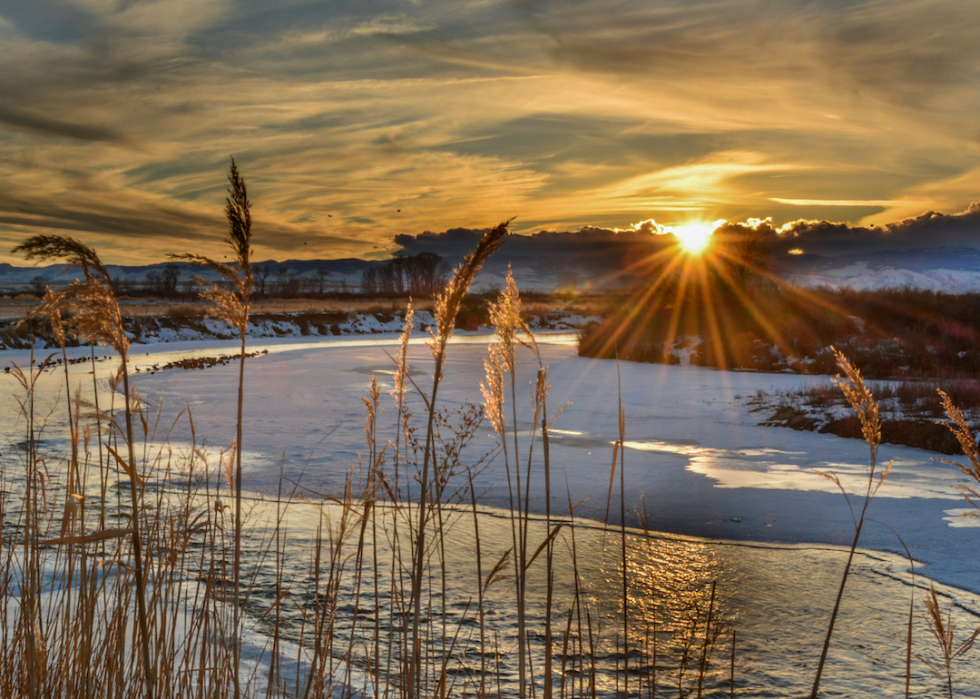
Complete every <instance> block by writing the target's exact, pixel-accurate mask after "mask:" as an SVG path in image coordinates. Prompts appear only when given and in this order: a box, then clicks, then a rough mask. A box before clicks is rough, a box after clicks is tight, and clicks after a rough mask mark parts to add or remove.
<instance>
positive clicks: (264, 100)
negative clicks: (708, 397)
mask: <svg viewBox="0 0 980 699" xmlns="http://www.w3.org/2000/svg"><path fill="white" fill-rule="evenodd" d="M977 36H980V3H976V2H964V1H963V0H887V1H878V0H875V1H870V2H860V1H856V2H847V1H845V0H781V1H780V2H774V1H771V0H727V1H722V0H716V1H700V0H656V1H652V2H651V1H650V0H561V1H559V0H507V1H495V0H452V1H451V2H450V1H448V0H432V1H431V2H422V1H421V0H405V1H401V0H358V1H357V2H353V1H351V0H333V1H325V0H317V1H316V2H307V1H305V0H277V1H274V2H270V1H269V0H30V1H26V0H2V1H0V56H2V65H3V70H2V71H0V95H2V99H0V262H9V263H14V264H23V260H22V259H21V258H18V257H15V256H12V255H10V249H11V248H12V247H13V246H14V245H16V244H17V243H19V242H21V241H23V240H24V239H25V238H26V237H27V236H29V235H33V234H37V233H60V234H65V235H71V236H73V237H76V238H78V239H80V240H82V241H83V242H86V243H88V244H89V245H92V246H94V247H96V249H97V250H98V251H99V252H100V253H101V255H102V256H103V258H104V260H105V261H106V262H110V263H117V264H143V263H149V262H158V261H162V260H163V259H164V257H165V255H166V254H167V253H170V252H195V253H200V254H209V255H217V256H219V257H220V255H221V254H223V247H222V244H221V240H222V237H223V236H224V234H225V222H224V218H223V200H224V194H225V189H226V186H227V181H226V175H227V171H228V166H229V162H230V160H229V159H230V157H234V158H235V159H236V161H237V163H238V165H239V167H240V169H241V172H242V174H243V175H244V177H245V180H246V182H247V184H248V187H249V193H250V198H251V201H252V206H253V216H254V224H253V242H254V246H255V256H256V258H257V259H269V258H273V259H279V260H283V259H290V258H300V259H305V258H339V257H364V258H375V259H379V258H384V257H386V256H387V255H388V254H389V253H390V252H391V251H392V250H394V249H396V248H397V246H396V245H395V244H394V237H395V236H398V235H401V236H417V235H418V234H420V233H422V232H423V231H434V232H441V231H446V230H448V229H453V228H460V227H462V228H475V229H479V228H483V227H488V226H493V225H496V224H497V223H499V222H501V221H504V220H507V219H511V218H513V219H514V221H513V224H512V229H513V230H514V231H515V232H518V233H525V234H530V233H536V232H539V231H543V230H548V231H578V230H580V229H582V228H583V227H599V228H604V229H635V228H637V227H638V226H640V224H641V222H643V221H651V220H652V221H654V222H655V223H656V224H657V225H658V226H679V225H685V224H689V223H703V222H710V221H715V220H718V219H726V220H728V221H733V222H738V221H747V220H749V219H751V218H755V219H763V220H764V219H766V218H771V219H772V222H773V224H774V225H775V226H784V225H786V224H790V223H792V222H794V221H801V220H802V221H829V222H844V223H848V224H851V225H852V226H853V227H855V229H860V230H871V229H873V226H884V225H885V224H888V223H893V222H900V221H903V220H905V219H909V218H911V217H916V216H919V215H920V214H922V213H923V212H926V211H938V212H944V213H945V214H948V215H955V214H961V213H963V212H966V211H968V210H969V207H970V205H971V202H973V201H976V200H980V160H978V155H980V122H977V120H976V115H977V114H978V113H980V42H978V41H977ZM811 228H812V226H811ZM814 230H816V229H814ZM978 240H980V239H978ZM978 244H980V242H978Z"/></svg>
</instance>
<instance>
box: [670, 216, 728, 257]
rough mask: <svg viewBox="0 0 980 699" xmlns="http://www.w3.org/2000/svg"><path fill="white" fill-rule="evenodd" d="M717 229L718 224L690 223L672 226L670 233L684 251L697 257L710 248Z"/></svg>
mask: <svg viewBox="0 0 980 699" xmlns="http://www.w3.org/2000/svg"><path fill="white" fill-rule="evenodd" d="M717 227H718V223H689V224H687V225H686V226H672V227H671V229H670V232H671V233H673V234H674V237H675V238H677V241H678V242H679V243H680V245H681V247H682V248H684V250H686V251H687V252H689V253H690V254H692V255H697V254H699V253H701V252H702V251H703V250H704V249H705V248H706V247H707V246H708V241H709V240H711V234H712V233H714V232H715V229H716V228H717Z"/></svg>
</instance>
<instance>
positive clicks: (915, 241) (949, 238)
mask: <svg viewBox="0 0 980 699" xmlns="http://www.w3.org/2000/svg"><path fill="white" fill-rule="evenodd" d="M727 227H728V228H729V229H732V230H742V231H748V230H752V231H756V232H757V233H759V234H761V235H763V236H765V237H766V238H768V239H769V242H770V244H771V246H772V249H773V252H774V253H776V254H777V255H784V254H788V253H789V251H790V250H801V251H802V252H804V253H811V254H817V255H828V256H837V255H849V254H855V253H865V254H867V253H875V252H884V251H892V250H916V249H927V248H940V247H950V246H967V247H975V248H976V247H980V203H977V202H973V203H972V204H971V205H970V206H969V207H968V208H967V209H966V210H965V211H963V212H961V213H957V214H943V213H939V212H936V211H927V212H924V213H922V214H919V215H918V216H914V217H910V218H906V219H903V220H901V221H896V222H892V223H886V224H883V225H880V226H855V225H850V224H848V223H841V222H834V221H826V220H819V221H813V220H804V219H800V220H796V221H791V222H789V223H786V224H784V225H782V226H778V227H777V226H775V225H774V224H773V222H772V219H765V220H759V219H754V220H750V221H748V222H744V223H731V224H728V226H727Z"/></svg>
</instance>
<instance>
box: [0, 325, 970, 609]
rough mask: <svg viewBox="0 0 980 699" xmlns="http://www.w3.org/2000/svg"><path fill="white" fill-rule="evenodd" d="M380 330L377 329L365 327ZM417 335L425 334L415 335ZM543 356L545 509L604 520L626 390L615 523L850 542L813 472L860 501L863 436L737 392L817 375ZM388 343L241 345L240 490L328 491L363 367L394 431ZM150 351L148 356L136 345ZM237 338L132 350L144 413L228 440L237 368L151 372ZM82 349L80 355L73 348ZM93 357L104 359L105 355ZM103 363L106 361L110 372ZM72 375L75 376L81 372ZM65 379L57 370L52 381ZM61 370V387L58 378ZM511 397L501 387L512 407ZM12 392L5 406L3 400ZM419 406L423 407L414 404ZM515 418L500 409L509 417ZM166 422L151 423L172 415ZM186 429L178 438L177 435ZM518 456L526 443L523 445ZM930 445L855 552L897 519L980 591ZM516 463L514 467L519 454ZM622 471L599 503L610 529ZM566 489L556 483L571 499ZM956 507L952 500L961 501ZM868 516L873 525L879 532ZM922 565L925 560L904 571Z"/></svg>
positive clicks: (212, 440) (477, 367) (12, 354)
mask: <svg viewBox="0 0 980 699" xmlns="http://www.w3.org/2000/svg"><path fill="white" fill-rule="evenodd" d="M382 328H383V329H386V330H387V327H385V326H382V325H380V324H379V325H377V326H375V327H373V328H372V329H382ZM423 335H424V334H423ZM489 339H490V338H489V337H488V336H487V335H486V334H479V333H476V334H467V333H461V334H459V335H458V336H457V337H456V338H454V340H455V342H454V344H453V345H452V346H451V347H450V350H449V355H448V359H447V363H446V369H445V374H446V379H445V381H444V383H443V384H442V385H441V387H440V390H439V404H440V405H441V406H444V407H449V408H454V407H455V408H458V407H460V406H462V405H463V404H464V403H466V402H480V401H481V400H482V399H481V396H480V392H479V382H480V379H481V378H482V376H483V365H482V362H483V358H484V356H485V354H486V343H487V341H488V340H489ZM538 339H539V342H541V345H540V347H541V354H542V360H543V362H544V363H545V364H546V365H547V366H548V367H549V375H548V378H549V381H550V383H551V386H552V388H551V394H550V395H549V397H548V408H549V411H550V414H551V416H552V417H554V416H555V414H556V413H557V412H558V410H559V409H560V408H561V407H562V406H565V408H564V410H563V412H561V414H560V415H559V416H558V417H557V418H556V420H555V422H554V429H553V430H552V432H551V464H552V483H555V484H559V485H557V486H556V488H555V489H556V490H557V491H558V492H556V493H553V494H552V509H553V511H554V512H565V511H567V509H568V506H567V503H568V501H569V500H568V498H569V497H571V499H572V501H573V502H577V501H583V502H582V503H581V504H579V505H578V506H577V508H576V516H581V517H588V518H592V519H595V520H600V521H601V520H603V519H604V518H605V516H606V511H607V499H608V489H609V480H610V473H609V471H610V465H611V463H612V454H613V449H612V443H613V442H614V441H615V440H616V439H617V437H618V410H619V408H618V399H617V395H618V393H619V387H621V394H622V405H623V410H624V413H625V418H626V447H627V449H626V454H625V491H626V493H627V501H626V503H625V510H626V513H627V517H626V518H627V523H628V524H631V525H636V524H637V522H638V520H637V517H636V514H635V512H636V511H637V509H645V511H646V518H647V522H648V526H649V527H650V528H651V529H653V530H657V531H662V532H668V533H674V534H679V535H691V536H701V537H708V538H712V539H726V540H741V541H759V542H788V543H806V544H821V545H823V544H830V545H838V546H846V545H848V544H849V543H850V540H851V538H852V536H853V524H852V519H851V514H850V512H849V510H848V506H847V502H846V501H845V498H844V497H843V495H842V494H841V493H840V492H839V490H838V488H837V486H836V485H835V484H834V483H833V482H831V481H830V480H828V479H826V478H823V477H821V476H820V475H818V474H817V473H816V471H832V472H834V473H835V474H836V475H837V476H838V478H839V480H840V482H841V484H842V485H843V487H844V488H845V489H846V490H847V492H848V493H849V495H850V498H851V502H852V504H853V505H854V507H856V508H858V509H859V508H860V504H861V502H862V500H861V497H862V495H863V493H864V490H865V487H866V485H867V480H868V448H867V446H866V445H865V444H864V443H862V442H860V441H857V440H848V439H842V438H839V437H836V436H833V435H826V434H819V433H811V432H798V431H794V430H791V429H786V428H772V427H762V426H759V425H757V424H756V422H757V420H758V419H759V417H758V414H754V413H751V412H749V408H748V406H746V405H745V402H744V401H742V400H739V399H738V396H744V395H748V394H752V393H754V392H756V391H757V390H759V389H764V390H768V391H772V390H780V391H785V390H790V389H794V388H797V387H799V386H800V385H801V384H804V383H806V382H808V381H811V382H812V378H810V377H803V376H796V375H787V374H756V373H734V372H723V371H717V370H713V369H708V368H702V367H697V366H668V365H660V364H636V363H630V362H621V363H619V364H618V365H617V363H615V362H612V361H603V360H594V359H588V358H581V357H578V356H576V351H575V344H574V336H573V335H571V334H564V335H562V334H558V335H553V336H548V335H542V336H541V337H539V338H538ZM397 342H398V340H397V335H395V334H394V333H390V332H389V333H385V334H380V335H374V336H369V337H360V338H330V339H315V340H313V341H311V340H310V338H279V339H275V340H268V341H261V342H251V343H250V345H249V351H257V350H262V349H268V350H269V354H267V355H264V356H260V357H256V358H253V359H249V360H248V362H247V365H246V392H245V402H246V407H245V428H246V429H245V437H244V445H243V446H244V452H243V455H244V457H245V459H244V461H245V474H246V475H245V478H246V483H245V487H246V488H247V489H249V490H253V491H258V492H267V493H271V492H274V491H275V488H276V486H277V482H278V477H279V464H280V460H283V469H284V475H285V476H286V477H287V478H291V479H295V480H301V481H302V483H303V484H304V485H305V486H306V487H309V488H312V489H314V490H316V491H319V492H322V493H326V494H337V493H339V491H340V489H341V488H342V487H343V484H344V481H345V477H346V474H347V472H348V469H349V468H350V467H351V466H352V465H356V464H357V463H358V459H359V457H360V456H361V455H363V454H364V452H365V447H364V416H363V409H362V402H361V398H362V397H364V396H366V395H367V389H368V386H369V384H370V381H371V376H372V375H374V376H376V378H377V381H378V383H379V385H380V387H381V391H382V412H381V414H380V418H379V433H380V438H381V439H382V441H383V440H385V439H394V437H395V434H394V431H393V425H392V423H393V421H394V420H393V418H394V403H393V401H392V399H391V398H390V397H389V396H388V395H387V392H388V391H390V390H392V381H393V379H392V376H391V373H390V372H391V369H392V366H393V364H392V359H391V356H393V355H395V354H396V352H397ZM144 349H145V350H146V352H145V353H144V352H143V351H141V350H144ZM234 351H235V341H214V340H211V341H207V342H196V343H192V342H174V343H171V344H169V345H166V346H161V345H155V346H146V347H145V348H144V347H134V348H133V362H134V364H135V365H136V367H139V368H140V369H141V372H140V373H139V374H138V375H136V377H135V379H134V382H135V385H136V387H137V388H138V390H139V391H140V392H141V393H142V394H143V395H144V396H145V398H146V400H147V401H148V403H149V404H150V405H157V404H160V403H161V402H162V403H163V404H164V406H166V409H167V410H169V413H168V414H173V415H175V414H176V413H177V412H178V411H179V410H181V409H183V408H184V407H185V406H189V407H190V408H191V409H192V411H193V416H194V422H195V427H196V431H197V434H198V435H206V436H207V440H208V442H209V444H212V445H227V444H230V443H231V441H232V437H233V432H234V413H235V411H234V405H235V396H236V391H237V374H238V369H237V365H236V364H235V363H231V364H228V365H226V366H216V367H213V368H210V369H207V370H206V371H207V373H206V375H205V374H202V373H199V372H198V371H196V370H192V371H180V370H170V371H165V372H159V371H158V372H156V373H155V374H150V373H148V370H149V369H150V368H151V367H152V366H153V365H154V364H162V363H163V362H164V361H167V360H168V359H167V358H168V357H170V356H171V355H179V356H187V354H188V353H191V354H198V355H208V354H212V355H213V354H220V353H226V354H233V353H234ZM74 353H76V354H84V353H85V351H84V350H77V349H76V350H74ZM103 354H104V353H103ZM519 359H520V361H519V365H518V371H517V396H518V408H519V428H520V429H521V430H522V433H523V434H525V435H526V434H527V430H528V429H529V427H530V425H529V424H528V421H529V419H530V408H529V406H528V403H529V401H528V398H527V396H528V395H529V390H530V385H531V382H532V381H533V380H534V377H535V376H536V372H537V362H536V361H535V360H534V358H533V357H532V356H531V354H530V352H528V351H523V350H522V351H521V353H520V356H519ZM0 361H2V362H17V363H18V364H21V365H22V366H23V365H24V364H26V363H27V361H28V359H27V353H25V352H24V351H20V350H17V351H14V350H11V351H8V352H5V353H4V354H3V355H2V359H0ZM409 361H410V364H411V366H412V370H413V378H414V379H415V381H416V383H417V384H418V385H419V386H420V387H422V389H423V390H426V391H429V390H431V378H430V376H429V375H430V374H431V370H432V359H431V353H430V350H429V348H428V347H427V346H426V345H425V338H424V337H418V338H416V339H414V340H413V343H412V345H411V347H410V349H409ZM112 365H113V362H112V361H107V362H104V363H103V364H101V365H100V369H99V371H100V373H101V372H103V371H104V372H106V373H108V372H109V371H110V370H111V368H112ZM72 370H73V371H74V372H76V376H77V378H75V379H73V381H78V380H79V378H84V376H83V375H84V373H85V371H87V370H88V367H87V366H86V365H84V364H83V365H75V366H73V367H72ZM59 377H60V374H59ZM59 377H56V378H55V382H56V383H60V384H61V385H62V386H63V378H59ZM0 390H3V391H5V392H6V394H7V395H12V394H13V393H14V392H15V385H14V379H13V377H12V376H9V375H6V374H0ZM509 400H510V397H509V395H508V401H509ZM10 402H11V401H6V403H10ZM410 405H411V406H412V407H413V409H414V410H416V411H417V412H418V413H421V400H420V399H419V398H418V397H417V396H415V397H411V398H410ZM11 411H12V408H10V407H9V406H8V407H7V408H3V407H0V425H2V426H3V428H4V429H6V426H7V425H13V424H14V423H13V420H12V412H11ZM508 412H509V409H508ZM166 417H167V416H166V415H165V416H164V420H163V421H161V424H167V421H166ZM182 429H183V428H181V427H180V426H178V427H177V428H176V431H175V433H174V435H173V436H172V438H173V439H174V440H175V441H177V442H179V441H180V440H181V439H184V440H187V441H189V436H188V435H187V434H185V433H182V432H181V430H182ZM496 445H497V437H496V435H494V434H492V433H491V429H490V426H489V424H485V425H484V429H483V430H482V431H481V433H480V435H479V437H478V439H477V441H476V444H475V446H474V448H472V449H471V450H470V454H471V456H473V458H475V455H476V454H477V452H482V451H491V450H493V449H494V448H495V447H496ZM521 450H522V458H523V459H526V454H527V439H526V437H525V438H522V442H521ZM535 450H536V451H535V459H536V461H535V466H534V468H535V469H540V466H539V465H538V464H539V463H540V445H537V446H535ZM934 456H935V455H934V454H932V453H930V452H925V451H921V450H917V449H911V448H906V447H899V446H892V445H882V447H881V449H880V454H879V461H878V463H879V467H878V470H879V472H880V471H881V469H882V468H884V465H885V464H886V463H888V462H889V461H893V464H892V468H891V473H890V475H889V476H888V478H887V479H886V480H885V481H884V484H883V485H882V487H881V489H880V491H879V492H878V495H877V497H876V498H875V500H874V502H873V503H872V505H871V507H870V509H869V514H868V516H869V518H871V519H873V520H875V522H873V523H870V524H868V526H866V527H865V530H864V532H863V533H862V538H861V546H862V547H863V548H868V549H875V550H880V551H888V552H892V553H900V552H901V551H902V548H901V544H900V542H899V541H898V539H897V538H896V536H895V534H894V533H892V531H890V530H889V529H888V527H891V528H892V529H893V530H894V531H895V532H897V533H898V535H900V536H901V537H902V539H903V540H904V542H905V544H906V545H908V547H909V549H910V550H911V552H912V554H913V556H914V557H915V559H916V560H917V561H919V562H920V563H921V564H924V566H925V567H924V570H923V571H922V572H924V574H926V575H928V576H930V577H931V578H933V579H935V580H937V581H940V582H942V583H945V584H949V585H953V586H956V587H959V588H962V589H966V590H971V591H973V592H980V576H978V572H980V556H978V552H980V539H978V536H980V533H978V532H977V530H976V525H977V523H978V520H969V519H966V518H964V517H962V516H960V515H961V514H962V512H963V511H964V508H963V507H962V506H963V505H965V503H964V501H963V500H962V498H961V497H960V495H959V494H958V493H957V492H956V491H955V489H954V486H956V485H957V484H963V483H966V482H967V481H966V480H965V477H964V475H963V474H962V473H961V472H960V471H959V470H958V469H957V468H956V467H955V466H952V465H949V464H945V463H942V462H939V461H936V460H934ZM525 463H526V462H525ZM539 480H540V470H538V471H536V473H533V474H532V483H533V485H532V487H531V492H530V497H531V507H532V509H533V510H534V511H536V512H543V511H544V509H545V497H544V493H543V492H542V491H543V489H542V487H541V486H540V485H538V481H539ZM618 480H619V478H618V473H617V478H616V481H617V483H616V489H615V493H616V494H615V495H614V496H613V499H612V502H611V505H612V507H610V508H608V509H609V510H610V513H611V516H610V519H611V520H612V521H618V512H619V510H620V507H619V498H618V492H619V489H618ZM566 483H567V487H568V492H567V493H566V491H565V487H566V486H565V484H566ZM477 485H478V489H479V490H480V491H482V492H483V496H482V500H481V501H482V504H484V505H488V506H501V507H506V506H507V504H508V496H507V483H506V479H505V472H504V464H503V461H502V457H500V456H499V455H498V456H497V457H496V458H494V460H493V461H492V462H491V463H490V465H489V467H488V468H487V469H486V470H485V471H484V472H483V473H481V474H480V475H479V476H478V477H477ZM958 506H959V507H958ZM877 522H880V523H881V524H882V525H884V526H880V525H878V524H877ZM916 568H917V570H919V569H920V565H919V564H917V565H916Z"/></svg>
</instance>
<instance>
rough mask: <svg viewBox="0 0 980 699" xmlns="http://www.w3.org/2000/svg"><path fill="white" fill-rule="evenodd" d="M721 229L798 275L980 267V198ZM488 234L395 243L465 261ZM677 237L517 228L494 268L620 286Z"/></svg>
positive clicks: (648, 231)
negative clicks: (904, 210)
mask: <svg viewBox="0 0 980 699" xmlns="http://www.w3.org/2000/svg"><path fill="white" fill-rule="evenodd" d="M716 234H718V235H723V234H736V235H750V236H753V237H758V238H761V239H762V240H763V241H764V242H765V243H766V245H767V247H768V249H769V250H770V251H771V252H772V256H773V258H774V262H775V264H776V268H777V270H779V271H783V272H785V273H787V274H793V275H799V274H807V273H810V272H814V271H817V270H826V269H829V268H832V267H835V266H838V267H839V266H845V265H852V264H855V263H859V264H865V265H867V266H869V268H876V267H878V268H880V267H882V266H889V267H900V268H902V269H917V270H919V271H921V270H923V269H938V268H943V269H962V270H969V271H980V203H976V202H974V203H973V204H971V205H970V207H969V208H968V209H967V210H966V211H964V212H962V213H959V214H942V213H937V212H927V213H924V214H922V215H920V216H917V217H915V218H909V219H906V220H904V221H899V222H896V223H889V224H885V225H882V226H871V227H864V226H851V225H849V224H846V223H837V222H832V221H811V220H798V221H793V222H790V223H787V224H785V225H783V226H776V225H774V224H773V223H772V220H771V219H765V220H760V219H750V220H749V221H747V222H741V223H726V224H725V225H723V226H722V227H721V228H720V229H718V231H717V232H716ZM481 235H482V231H481V230H474V229H467V228H454V229H451V230H448V231H445V232H442V233H433V232H430V231H426V232H424V233H421V234H419V235H398V236H396V237H395V243H396V244H397V245H399V246H400V250H399V251H398V253H397V254H404V255H414V254H417V253H420V252H434V253H437V254H439V255H442V256H443V257H445V258H447V259H449V260H450V261H451V262H453V263H458V262H459V261H460V260H461V259H462V257H463V256H464V255H465V254H466V253H467V252H469V251H470V250H472V249H473V248H474V247H475V246H476V243H477V241H478V240H479V239H480V236H481ZM674 243H675V241H674V238H673V236H671V235H668V234H667V229H666V228H665V227H663V226H660V225H658V224H656V223H655V222H653V221H645V222H644V223H642V224H639V225H637V226H636V227H635V228H633V229H627V230H617V229H609V228H596V227H587V228H582V229H581V230H578V231H573V232H568V231H566V232H557V231H542V232H540V233H535V234H533V235H526V236H525V235H515V236H511V237H510V238H509V239H508V240H507V242H506V244H505V245H504V246H503V247H502V248H501V250H500V252H499V253H497V255H496V256H495V258H493V260H492V261H491V263H490V264H489V265H488V272H490V273H492V274H501V273H505V270H506V267H507V265H508V264H510V265H513V267H514V269H515V272H516V273H517V275H518V277H520V276H521V274H520V272H521V270H528V271H530V270H533V271H534V272H535V273H536V274H538V275H555V274H558V273H561V272H562V271H569V272H573V273H577V276H578V277H579V278H583V277H588V278H590V279H591V282H592V284H593V285H594V286H616V285H621V284H623V283H627V282H629V281H630V277H631V276H632V275H631V274H630V273H629V272H628V270H633V271H634V272H640V273H642V269H643V267H644V265H642V264H641V262H642V260H645V259H652V258H655V257H657V256H658V254H659V253H662V252H664V251H665V250H667V249H668V248H670V247H671V246H673V245H674Z"/></svg>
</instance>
